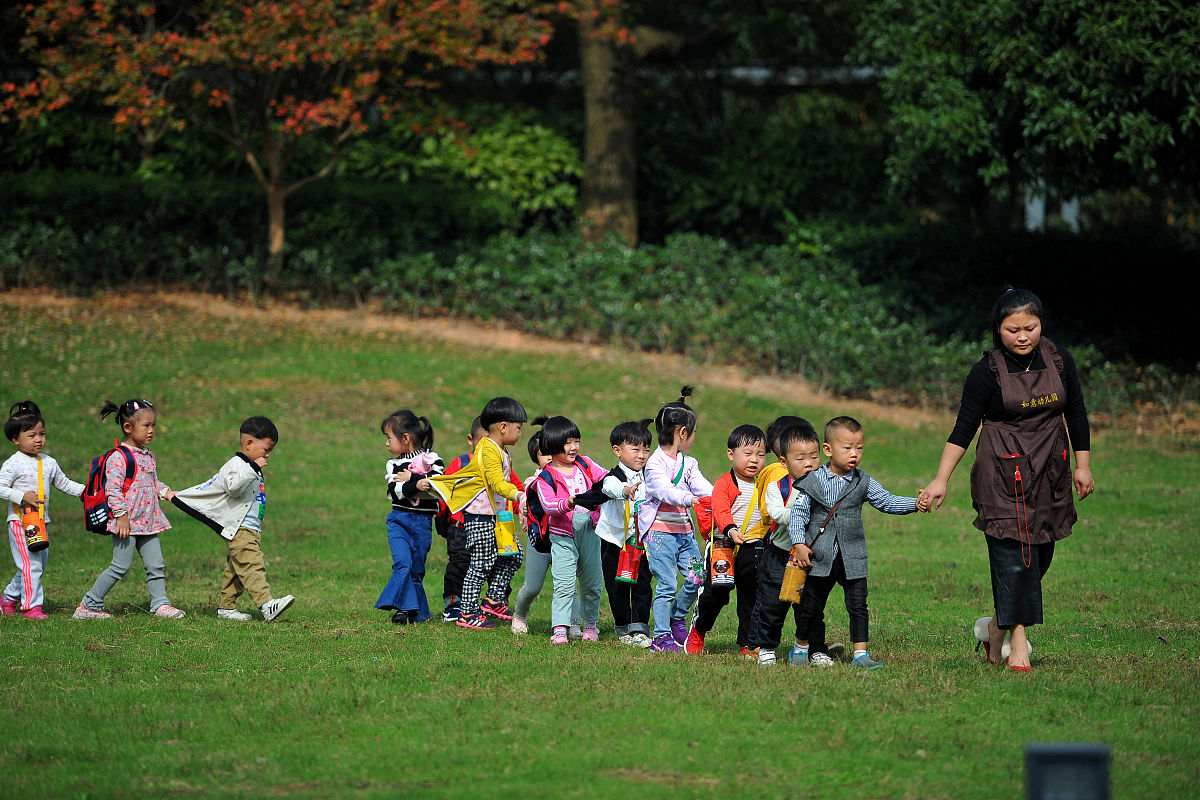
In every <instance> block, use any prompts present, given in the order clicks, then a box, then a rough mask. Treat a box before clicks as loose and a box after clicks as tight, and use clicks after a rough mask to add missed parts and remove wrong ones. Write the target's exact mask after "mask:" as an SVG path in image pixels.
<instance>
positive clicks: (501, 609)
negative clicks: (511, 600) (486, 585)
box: [479, 597, 513, 619]
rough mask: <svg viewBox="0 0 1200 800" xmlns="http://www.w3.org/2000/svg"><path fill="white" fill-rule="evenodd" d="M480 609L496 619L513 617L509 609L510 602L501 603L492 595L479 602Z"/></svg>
mask: <svg viewBox="0 0 1200 800" xmlns="http://www.w3.org/2000/svg"><path fill="white" fill-rule="evenodd" d="M479 610H480V611H482V612H483V613H485V614H487V615H488V616H489V617H495V618H496V619H512V618H513V615H512V612H511V611H509V610H508V603H500V602H497V601H495V600H493V599H492V598H490V597H485V598H484V599H483V602H482V603H480V604H479Z"/></svg>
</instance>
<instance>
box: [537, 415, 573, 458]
mask: <svg viewBox="0 0 1200 800" xmlns="http://www.w3.org/2000/svg"><path fill="white" fill-rule="evenodd" d="M541 434H542V441H541V445H540V449H541V451H542V455H544V456H556V455H558V454H559V453H561V452H563V451H565V450H566V449H567V440H568V439H578V438H580V437H579V426H578V425H576V424H575V423H574V422H572V421H571V420H569V419H567V418H566V417H563V416H558V417H550V418H549V419H548V420H546V421H545V422H544V423H542V430H541Z"/></svg>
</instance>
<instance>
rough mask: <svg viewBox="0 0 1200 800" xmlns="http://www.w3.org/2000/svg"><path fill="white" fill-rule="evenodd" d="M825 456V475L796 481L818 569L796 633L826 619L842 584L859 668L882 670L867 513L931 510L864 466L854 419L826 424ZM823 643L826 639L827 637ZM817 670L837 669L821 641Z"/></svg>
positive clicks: (799, 510)
mask: <svg viewBox="0 0 1200 800" xmlns="http://www.w3.org/2000/svg"><path fill="white" fill-rule="evenodd" d="M824 438H825V441H824V442H823V443H822V444H821V451H822V452H823V453H824V454H825V457H826V458H828V459H829V460H828V461H826V462H825V463H824V464H823V465H822V466H821V467H820V468H819V469H816V470H814V471H813V472H810V473H809V474H808V475H806V476H805V477H803V478H802V479H800V480H799V481H796V483H795V488H797V489H799V490H800V491H801V492H803V495H801V496H799V497H797V499H796V501H795V503H794V504H793V505H792V516H791V520H790V522H789V524H788V528H789V530H791V531H793V532H796V531H803V532H804V534H803V539H802V542H803V544H804V546H805V547H806V548H808V549H809V550H810V552H811V556H810V558H811V561H812V569H811V570H810V571H809V573H808V581H807V582H806V583H805V586H804V598H803V599H802V600H801V601H800V610H799V619H797V620H796V628H797V630H799V631H807V630H809V626H810V625H811V624H812V622H813V621H814V620H817V619H820V618H821V615H822V614H824V613H825V603H826V601H827V600H828V599H829V592H830V591H832V589H833V587H834V584H837V585H839V586H841V587H842V593H843V594H844V595H845V600H846V611H847V613H848V614H849V615H850V639H851V640H852V641H853V642H854V657H853V662H852V663H853V664H854V666H856V667H858V668H860V669H864V670H870V669H878V668H880V667H882V666H883V665H882V664H880V663H879V662H878V661H876V660H874V659H873V658H871V656H870V655H869V654H868V653H867V639H868V635H867V627H868V618H867V536H866V531H865V530H864V529H863V521H862V507H863V504H864V503H870V504H871V505H872V506H873V507H874V508H876V509H877V510H879V511H882V512H883V513H885V514H911V513H912V512H914V511H928V510H929V504H928V502H927V501H926V500H925V498H924V497H920V498H918V497H899V496H897V495H894V494H891V493H890V492H888V491H886V490H885V489H884V488H883V487H882V486H880V485H879V482H878V481H876V480H875V479H874V478H872V477H871V476H870V475H868V474H867V473H865V472H863V471H862V470H860V469H859V468H858V465H859V464H860V463H861V462H862V454H863V430H862V426H861V425H860V424H859V423H858V421H857V420H855V419H853V418H852V417H834V418H833V419H831V420H829V422H827V423H826V424H825V437H824ZM822 638H823V637H822ZM808 645H809V642H808V638H807V637H806V636H802V637H798V642H797V647H798V648H799V649H800V650H801V651H804V650H807V649H808ZM807 656H808V659H809V661H810V663H812V664H813V665H814V666H821V667H827V666H830V665H832V664H833V660H832V659H831V658H830V657H829V653H828V651H827V650H826V648H825V643H824V642H823V641H821V639H820V638H818V640H817V641H816V642H815V643H813V645H812V650H811V652H809V653H807Z"/></svg>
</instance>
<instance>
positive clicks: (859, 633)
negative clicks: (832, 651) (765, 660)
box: [796, 551, 868, 653]
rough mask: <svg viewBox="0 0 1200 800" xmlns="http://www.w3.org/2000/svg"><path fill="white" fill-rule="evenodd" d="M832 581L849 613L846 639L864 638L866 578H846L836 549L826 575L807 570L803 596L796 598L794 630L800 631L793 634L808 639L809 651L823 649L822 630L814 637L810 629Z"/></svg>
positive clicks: (865, 636)
mask: <svg viewBox="0 0 1200 800" xmlns="http://www.w3.org/2000/svg"><path fill="white" fill-rule="evenodd" d="M835 585H838V586H841V587H842V594H843V595H845V600H846V613H848V614H849V615H850V641H851V642H865V641H868V635H867V633H868V616H867V579H866V578H854V579H849V578H847V577H846V566H845V565H844V564H843V563H842V554H841V551H838V554H837V557H836V558H835V559H834V560H833V566H831V567H830V571H829V575H828V576H826V577H823V578H815V577H813V576H812V575H811V574H810V575H809V576H808V580H807V581H805V583H804V596H803V597H802V598H801V600H800V612H799V614H800V619H798V620H797V621H796V630H797V631H804V634H803V635H798V637H797V638H799V639H803V640H807V641H808V647H809V652H810V653H822V652H825V651H826V647H825V641H824V638H825V637H824V632H823V631H822V635H821V636H815V637H814V635H813V634H815V633H816V632H815V631H814V630H813V622H814V621H816V620H819V619H821V617H822V615H823V614H824V613H825V603H826V602H828V600H829V593H830V592H831V591H833V587H834V586H835Z"/></svg>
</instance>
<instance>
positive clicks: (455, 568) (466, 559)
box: [434, 417, 487, 622]
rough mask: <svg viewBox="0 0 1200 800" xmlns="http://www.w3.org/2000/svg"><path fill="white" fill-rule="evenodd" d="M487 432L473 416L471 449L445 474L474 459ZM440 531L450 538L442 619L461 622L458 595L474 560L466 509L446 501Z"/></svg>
mask: <svg viewBox="0 0 1200 800" xmlns="http://www.w3.org/2000/svg"><path fill="white" fill-rule="evenodd" d="M486 435H487V430H486V429H485V428H484V427H483V425H481V424H480V423H479V417H476V418H475V419H473V420H471V432H470V433H468V434H467V452H465V453H463V454H462V455H461V456H459V457H458V458H456V459H454V460H453V461H451V462H450V463H449V464H448V465H446V471H445V473H444V474H446V475H451V474H453V473H455V472H458V471H459V470H460V469H462V468H463V467H465V466H466V465H467V464H469V463H470V462H471V455H472V454H473V453H474V452H475V446H476V445H477V444H479V441H480V440H481V439H482V438H483V437H484V436H486ZM434 524H435V525H436V526H437V532H438V534H440V535H441V536H443V537H444V538H445V539H446V576H445V578H443V580H442V605H443V609H444V610H443V611H442V622H457V621H458V618H459V617H461V616H462V606H461V605H460V604H459V602H458V598H459V596H460V595H462V585H463V578H464V577H466V574H467V567H469V566H470V564H471V554H470V553H469V552H467V531H466V529H465V528H464V527H463V515H462V512H461V511H460V512H458V513H457V514H451V513H450V509H449V508H447V507H446V506H445V504H443V505H442V509H441V511H439V512H438V516H437V518H436V519H435V520H434Z"/></svg>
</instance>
